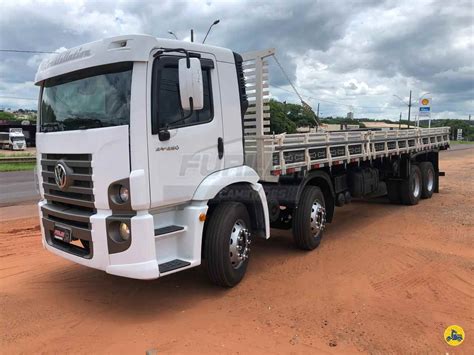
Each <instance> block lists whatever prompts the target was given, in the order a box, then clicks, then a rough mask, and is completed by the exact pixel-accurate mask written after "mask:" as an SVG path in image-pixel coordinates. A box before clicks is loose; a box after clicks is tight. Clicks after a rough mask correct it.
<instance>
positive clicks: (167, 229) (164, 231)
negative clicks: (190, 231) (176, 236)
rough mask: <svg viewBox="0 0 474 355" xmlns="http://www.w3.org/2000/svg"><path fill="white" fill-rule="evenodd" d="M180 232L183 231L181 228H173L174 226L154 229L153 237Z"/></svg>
mask: <svg viewBox="0 0 474 355" xmlns="http://www.w3.org/2000/svg"><path fill="white" fill-rule="evenodd" d="M182 230H184V227H183V226H175V225H172V226H166V227H161V228H156V229H155V236H159V235H163V234H169V233H174V232H179V231H182Z"/></svg>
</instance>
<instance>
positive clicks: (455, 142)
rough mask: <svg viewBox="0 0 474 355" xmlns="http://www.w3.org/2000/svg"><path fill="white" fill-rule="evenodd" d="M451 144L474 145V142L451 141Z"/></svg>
mask: <svg viewBox="0 0 474 355" xmlns="http://www.w3.org/2000/svg"><path fill="white" fill-rule="evenodd" d="M449 144H453V145H456V144H474V141H449Z"/></svg>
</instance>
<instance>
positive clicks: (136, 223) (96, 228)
mask: <svg viewBox="0 0 474 355" xmlns="http://www.w3.org/2000/svg"><path fill="white" fill-rule="evenodd" d="M46 204H47V202H46V201H40V202H39V203H38V207H39V214H40V220H41V221H42V223H41V233H42V242H43V246H44V248H45V249H47V250H49V251H50V252H52V253H54V254H56V255H58V256H61V257H63V258H65V259H68V260H71V261H73V262H75V263H78V264H81V265H84V266H88V267H92V268H95V269H99V270H103V271H105V272H107V273H109V274H113V275H117V276H123V277H129V278H134V279H142V280H150V279H156V278H158V277H160V273H159V269H158V262H157V258H156V251H155V237H154V227H153V217H152V216H151V215H150V214H148V213H147V212H145V211H141V212H139V213H138V214H137V215H136V216H134V217H132V218H131V226H130V227H131V231H132V242H131V245H130V247H129V248H128V249H127V250H125V251H123V252H120V253H115V254H110V253H109V249H108V244H107V237H105V236H107V228H106V219H107V217H110V216H111V215H112V214H111V211H110V210H98V211H97V213H96V214H94V215H92V216H91V217H90V225H91V231H90V238H91V245H92V248H91V249H92V252H91V253H90V254H89V255H87V256H86V257H85V256H81V255H77V254H73V253H71V252H68V251H67V250H66V249H65V248H62V247H61V245H59V244H56V243H54V240H53V239H52V238H51V237H50V236H47V233H50V226H48V225H47V223H45V222H44V219H43V218H44V216H43V212H42V207H43V206H45V205H46ZM73 236H74V235H73Z"/></svg>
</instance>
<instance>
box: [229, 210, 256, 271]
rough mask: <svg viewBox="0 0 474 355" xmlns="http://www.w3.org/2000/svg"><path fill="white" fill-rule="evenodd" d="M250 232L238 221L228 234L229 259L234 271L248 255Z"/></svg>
mask: <svg viewBox="0 0 474 355" xmlns="http://www.w3.org/2000/svg"><path fill="white" fill-rule="evenodd" d="M250 242H251V241H250V232H249V230H248V229H247V226H246V225H245V222H244V221H242V220H241V219H238V220H237V221H236V222H235V223H234V226H233V227H232V231H231V233H230V240H229V258H230V263H231V265H232V267H233V268H234V269H238V268H239V267H240V266H241V265H242V264H243V263H244V261H245V260H247V259H248V257H249V254H250Z"/></svg>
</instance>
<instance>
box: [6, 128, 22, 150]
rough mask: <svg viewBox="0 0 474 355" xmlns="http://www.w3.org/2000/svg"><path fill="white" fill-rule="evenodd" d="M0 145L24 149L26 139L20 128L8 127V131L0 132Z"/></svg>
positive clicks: (13, 148) (12, 148)
mask: <svg viewBox="0 0 474 355" xmlns="http://www.w3.org/2000/svg"><path fill="white" fill-rule="evenodd" d="M0 146H1V147H2V148H3V149H11V150H25V149H26V140H25V135H24V134H23V130H22V129H21V128H10V129H9V131H8V132H0Z"/></svg>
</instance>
